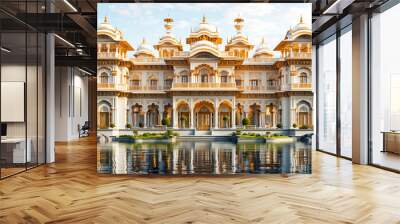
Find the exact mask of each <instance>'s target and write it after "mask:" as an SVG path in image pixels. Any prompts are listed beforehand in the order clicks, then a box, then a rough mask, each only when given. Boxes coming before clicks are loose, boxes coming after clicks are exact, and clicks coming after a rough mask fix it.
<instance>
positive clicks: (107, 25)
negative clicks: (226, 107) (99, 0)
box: [98, 16, 115, 32]
mask: <svg viewBox="0 0 400 224" xmlns="http://www.w3.org/2000/svg"><path fill="white" fill-rule="evenodd" d="M98 29H99V30H110V31H112V32H114V31H115V28H114V27H113V26H112V25H111V24H110V23H109V21H108V17H107V16H105V17H104V20H103V22H102V23H100V26H99V28H98Z"/></svg>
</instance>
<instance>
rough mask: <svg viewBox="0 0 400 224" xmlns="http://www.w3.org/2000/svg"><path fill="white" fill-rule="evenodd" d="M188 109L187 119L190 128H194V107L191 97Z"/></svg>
mask: <svg viewBox="0 0 400 224" xmlns="http://www.w3.org/2000/svg"><path fill="white" fill-rule="evenodd" d="M189 110H190V118H189V119H190V120H189V122H190V123H189V125H190V128H194V111H193V110H194V107H193V99H190V104H189Z"/></svg>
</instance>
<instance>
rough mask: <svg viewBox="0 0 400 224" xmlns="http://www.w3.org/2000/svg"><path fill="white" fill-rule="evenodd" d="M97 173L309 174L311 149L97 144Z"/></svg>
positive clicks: (250, 145) (299, 145)
mask: <svg viewBox="0 0 400 224" xmlns="http://www.w3.org/2000/svg"><path fill="white" fill-rule="evenodd" d="M97 170H98V172H99V173H111V174H139V175H141V174H144V175H145V174H161V175H197V174H199V175H204V174H205V175H207V174H210V175H228V174H241V173H249V174H264V173H311V146H310V145H306V144H304V143H301V142H295V143H287V144H277V143H237V144H235V143H232V142H211V141H185V142H177V143H174V144H129V143H118V142H111V143H106V144H98V154H97Z"/></svg>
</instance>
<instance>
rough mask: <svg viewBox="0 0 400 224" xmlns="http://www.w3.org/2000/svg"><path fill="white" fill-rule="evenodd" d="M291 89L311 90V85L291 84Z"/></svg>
mask: <svg viewBox="0 0 400 224" xmlns="http://www.w3.org/2000/svg"><path fill="white" fill-rule="evenodd" d="M291 88H292V89H293V90H311V89H312V85H311V83H292V85H291Z"/></svg>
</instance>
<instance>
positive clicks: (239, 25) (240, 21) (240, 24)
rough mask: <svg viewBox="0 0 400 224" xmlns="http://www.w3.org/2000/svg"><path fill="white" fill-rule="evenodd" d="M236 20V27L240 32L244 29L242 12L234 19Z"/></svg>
mask: <svg viewBox="0 0 400 224" xmlns="http://www.w3.org/2000/svg"><path fill="white" fill-rule="evenodd" d="M233 22H235V29H236V31H237V32H238V33H240V32H241V31H242V28H243V25H244V24H243V23H244V19H243V18H242V17H241V16H240V14H239V15H238V16H237V17H236V18H235V19H234V20H233Z"/></svg>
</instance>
